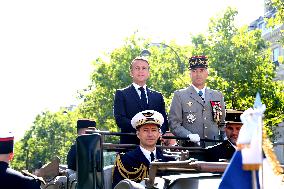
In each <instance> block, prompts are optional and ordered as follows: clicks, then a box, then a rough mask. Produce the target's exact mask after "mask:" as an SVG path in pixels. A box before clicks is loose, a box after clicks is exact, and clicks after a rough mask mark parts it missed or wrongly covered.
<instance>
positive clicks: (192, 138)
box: [187, 134, 200, 143]
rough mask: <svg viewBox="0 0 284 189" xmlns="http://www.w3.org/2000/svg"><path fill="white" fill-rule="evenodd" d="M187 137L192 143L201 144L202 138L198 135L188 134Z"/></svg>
mask: <svg viewBox="0 0 284 189" xmlns="http://www.w3.org/2000/svg"><path fill="white" fill-rule="evenodd" d="M187 137H188V138H189V140H190V141H191V142H195V143H199V142H200V137H199V135H198V134H188V135H187Z"/></svg>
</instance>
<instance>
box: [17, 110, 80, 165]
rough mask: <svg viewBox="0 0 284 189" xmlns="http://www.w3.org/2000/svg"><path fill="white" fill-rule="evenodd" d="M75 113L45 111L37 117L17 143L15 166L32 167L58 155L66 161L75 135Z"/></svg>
mask: <svg viewBox="0 0 284 189" xmlns="http://www.w3.org/2000/svg"><path fill="white" fill-rule="evenodd" d="M77 118H78V116H77V115H76V112H67V113H66V114H63V110H62V111H59V112H56V113H52V112H50V111H46V112H43V113H42V114H39V115H37V116H36V118H35V121H34V123H33V125H32V127H31V129H30V130H28V131H27V132H26V133H25V135H24V137H23V139H21V140H20V141H19V142H17V143H16V145H15V157H14V159H13V161H12V165H13V167H15V168H17V169H27V170H33V169H35V168H36V166H37V165H38V164H39V162H41V163H42V164H45V163H48V162H50V161H51V160H52V159H54V157H55V156H57V157H59V158H60V160H61V163H63V164H64V163H66V152H68V150H69V148H70V146H71V145H72V143H73V142H74V140H75V137H76V120H77Z"/></svg>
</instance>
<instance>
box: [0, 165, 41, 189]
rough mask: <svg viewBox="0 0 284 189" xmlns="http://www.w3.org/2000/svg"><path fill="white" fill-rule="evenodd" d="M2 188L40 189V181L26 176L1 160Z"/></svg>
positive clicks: (0, 182) (0, 180)
mask: <svg viewBox="0 0 284 189" xmlns="http://www.w3.org/2000/svg"><path fill="white" fill-rule="evenodd" d="M0 188H1V189H40V181H38V180H36V179H34V178H32V177H27V176H24V175H23V174H22V173H20V172H18V171H15V170H14V169H11V168H9V165H8V163H6V162H3V161H0Z"/></svg>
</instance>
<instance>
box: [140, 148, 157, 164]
mask: <svg viewBox="0 0 284 189" xmlns="http://www.w3.org/2000/svg"><path fill="white" fill-rule="evenodd" d="M139 147H140V150H141V151H142V153H143V154H144V156H145V157H146V158H147V159H148V161H149V162H151V156H150V154H151V152H150V151H149V150H146V149H145V148H143V147H142V146H139ZM153 153H154V156H155V159H156V158H157V156H156V148H155V150H154V151H153Z"/></svg>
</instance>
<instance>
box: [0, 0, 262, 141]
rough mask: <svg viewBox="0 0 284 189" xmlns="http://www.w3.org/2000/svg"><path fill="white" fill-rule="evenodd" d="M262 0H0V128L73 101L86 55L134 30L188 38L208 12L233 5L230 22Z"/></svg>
mask: <svg viewBox="0 0 284 189" xmlns="http://www.w3.org/2000/svg"><path fill="white" fill-rule="evenodd" d="M263 2H264V0H198V1H197V0H143V1H141V0H120V1H118V0H100V1H99V0H92V1H91V0H80V1H78V0H76V1H75V0H48V1H46V0H45V1H44V0H25V1H23V0H9V1H1V2H0V26H1V29H0V84H1V85H0V88H1V92H0V103H1V104H0V117H1V121H0V131H1V130H11V131H13V132H14V133H15V137H16V140H17V139H20V138H21V137H22V136H23V135H24V132H25V131H26V130H28V129H29V128H30V126H31V125H32V123H33V121H34V119H35V117H36V115H38V114H40V113H41V112H44V111H46V110H50V111H54V112H56V111H58V110H59V108H60V107H67V106H69V105H72V104H77V103H78V102H77V100H76V93H77V91H78V90H81V89H83V88H85V87H86V86H87V85H88V84H89V83H90V74H91V72H92V61H94V60H95V59H96V58H97V57H99V56H101V55H102V54H103V53H104V52H111V51H112V50H113V49H114V48H117V47H120V46H121V45H122V44H123V42H124V40H125V38H126V37H129V36H130V35H132V34H133V33H134V32H135V31H137V30H138V32H139V34H140V35H142V36H143V37H145V38H151V39H152V40H153V42H162V41H165V42H169V41H172V40H175V41H176V42H177V43H178V44H186V43H188V42H189V39H190V38H189V34H197V33H200V32H205V31H206V29H207V28H208V22H209V19H210V18H211V17H213V16H216V14H218V13H219V14H220V12H221V11H224V10H225V8H226V7H227V6H229V5H230V6H232V7H235V8H237V10H238V12H239V14H238V16H237V17H236V21H237V25H238V26H242V25H244V24H247V25H248V24H249V23H251V22H252V21H253V20H255V19H257V18H258V17H259V16H262V15H263V10H264V7H263V4H264V3H263Z"/></svg>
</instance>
